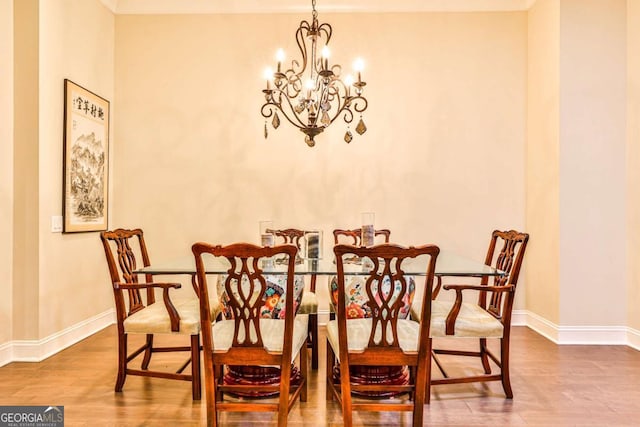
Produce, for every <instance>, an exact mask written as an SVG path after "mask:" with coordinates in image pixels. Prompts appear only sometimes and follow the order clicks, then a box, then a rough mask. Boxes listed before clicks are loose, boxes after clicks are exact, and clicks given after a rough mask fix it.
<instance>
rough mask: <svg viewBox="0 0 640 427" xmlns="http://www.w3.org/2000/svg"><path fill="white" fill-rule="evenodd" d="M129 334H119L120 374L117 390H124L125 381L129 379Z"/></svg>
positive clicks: (117, 380)
mask: <svg viewBox="0 0 640 427" xmlns="http://www.w3.org/2000/svg"><path fill="white" fill-rule="evenodd" d="M128 338H129V336H128V335H127V334H122V335H120V334H118V376H117V378H116V387H115V391H117V392H120V391H122V387H124V381H125V380H126V379H127V340H128Z"/></svg>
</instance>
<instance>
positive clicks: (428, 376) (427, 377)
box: [424, 338, 433, 405]
mask: <svg viewBox="0 0 640 427" xmlns="http://www.w3.org/2000/svg"><path fill="white" fill-rule="evenodd" d="M427 354H433V339H431V338H429V341H428V343H427ZM427 359H428V360H427V362H426V363H425V370H426V371H427V373H426V374H425V376H424V378H425V380H424V382H425V386H424V403H425V404H426V405H429V404H430V403H431V359H430V358H429V357H427Z"/></svg>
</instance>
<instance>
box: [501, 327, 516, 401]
mask: <svg viewBox="0 0 640 427" xmlns="http://www.w3.org/2000/svg"><path fill="white" fill-rule="evenodd" d="M500 353H501V354H500V365H501V366H500V374H501V376H502V388H503V389H504V394H506V395H507V399H513V390H511V379H510V378H509V337H508V336H507V337H503V338H502V339H501V340H500Z"/></svg>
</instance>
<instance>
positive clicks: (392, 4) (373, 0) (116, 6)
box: [101, 0, 535, 14]
mask: <svg viewBox="0 0 640 427" xmlns="http://www.w3.org/2000/svg"><path fill="white" fill-rule="evenodd" d="M101 1H102V3H104V4H105V5H106V6H107V7H108V8H109V9H110V10H111V11H112V12H114V13H116V14H198V13H303V12H308V11H309V10H310V9H311V0H226V1H225V0H101ZM534 2H535V0H346V1H345V0H317V3H316V9H317V10H318V12H479V11H516V10H527V9H529V7H530V6H531V5H532V4H533V3H534Z"/></svg>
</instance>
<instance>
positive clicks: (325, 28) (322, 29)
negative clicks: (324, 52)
mask: <svg viewBox="0 0 640 427" xmlns="http://www.w3.org/2000/svg"><path fill="white" fill-rule="evenodd" d="M322 33H324V34H325V36H326V38H327V40H326V41H325V42H324V44H329V40H331V34H332V33H333V28H331V25H330V24H329V23H328V22H325V23H323V24H320V26H319V27H318V34H319V35H320V38H322Z"/></svg>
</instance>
